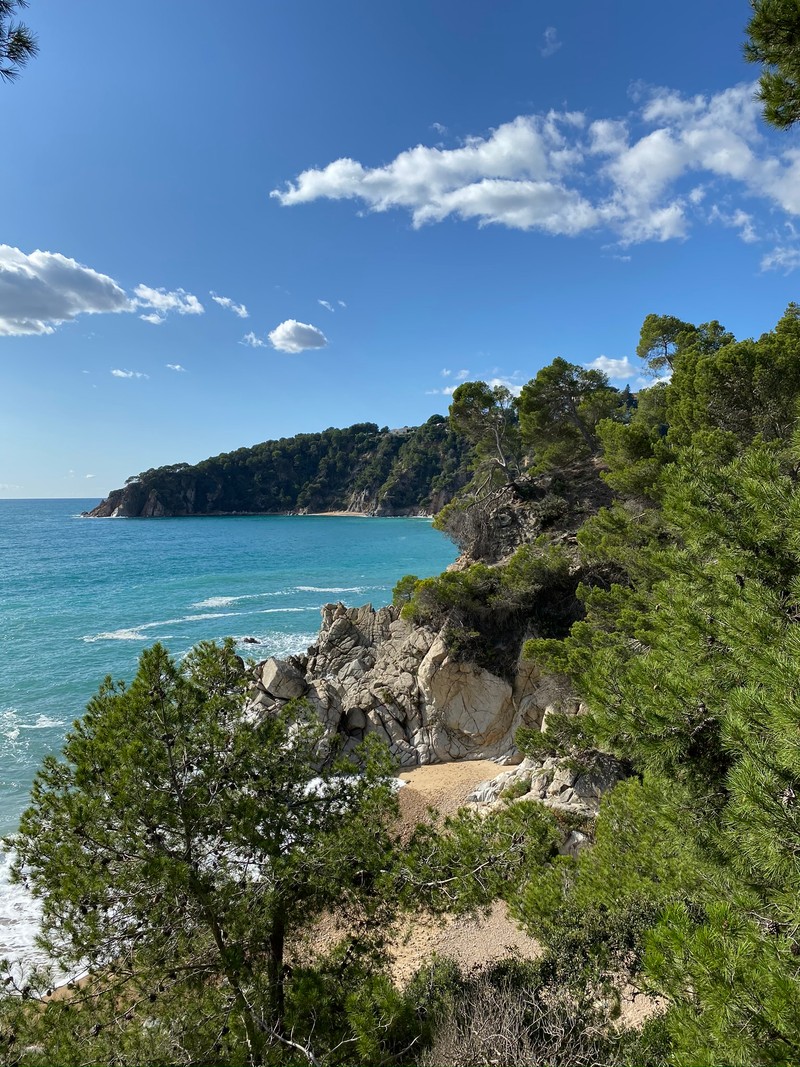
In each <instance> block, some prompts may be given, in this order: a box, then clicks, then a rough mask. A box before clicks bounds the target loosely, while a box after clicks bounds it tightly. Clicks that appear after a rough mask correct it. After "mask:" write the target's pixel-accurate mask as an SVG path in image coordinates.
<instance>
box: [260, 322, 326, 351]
mask: <svg viewBox="0 0 800 1067" xmlns="http://www.w3.org/2000/svg"><path fill="white" fill-rule="evenodd" d="M267 336H268V337H269V341H270V344H271V345H272V347H273V348H277V349H278V351H279V352H291V353H293V354H296V353H297V352H305V351H306V350H307V349H309V348H324V347H325V345H327V343H328V338H327V337H326V336H325V334H324V333H323V332H322V330H320V329H318V328H317V327H316V326H311V325H310V324H309V323H307V322H298V321H297V320H296V319H287V320H286V321H285V322H282V323H281V324H280V325H279V326H276V327H275V329H274V330H272V331H270V333H269V334H268V335H267Z"/></svg>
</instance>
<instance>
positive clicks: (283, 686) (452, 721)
mask: <svg viewBox="0 0 800 1067" xmlns="http://www.w3.org/2000/svg"><path fill="white" fill-rule="evenodd" d="M299 696H302V697H305V698H306V699H308V700H309V701H310V702H311V703H312V704H313V705H314V707H315V708H316V709H317V711H318V713H319V715H320V718H321V719H322V721H323V722H324V723H325V725H326V727H327V729H328V731H329V732H331V733H339V734H341V735H343V736H344V737H345V739H346V741H347V742H348V743H352V744H355V743H357V742H358V741H360V740H362V739H363V737H364V736H365V734H367V733H376V734H378V735H379V736H380V737H382V738H383V739H384V740H385V741H386V742H387V744H388V745H389V748H390V749H391V751H392V753H393V754H394V756H395V757H396V759H397V760H398V762H399V763H400V764H401V765H402V766H405V767H411V766H415V765H416V764H420V763H423V764H424V763H438V762H448V761H450V760H458V759H496V760H498V762H501V763H514V762H517V763H518V762H519V761H520V760H521V758H522V757H521V756H520V755H519V753H518V752H517V750H516V747H515V745H514V735H515V733H516V731H517V729H518V728H519V727H520V726H540V725H541V723H542V721H543V719H544V718H545V716H546V715H547V714H549V713H551V712H552V711H555V710H558V711H569V710H572V711H576V710H577V707H578V705H577V702H576V701H575V700H574V698H573V697H572V696H571V694H570V693H569V691H568V689H566V687H565V686H564V684H563V680H560V679H558V678H556V677H553V676H549V677H548V676H542V675H541V673H540V671H539V670H538V669H537V667H536V666H535V664H532V663H529V662H526V661H521V662H520V663H519V664H518V665H517V670H516V672H515V675H514V677H513V679H512V680H511V681H507V680H505V679H504V678H500V677H499V676H497V675H495V674H492V673H491V672H490V671H488V670H485V669H483V668H481V667H479V666H477V665H476V664H474V663H468V662H463V661H460V660H459V659H457V658H456V657H454V656H453V655H451V653H450V652H449V651H448V649H447V646H446V645H445V642H444V641H443V639H442V636H441V634H439V633H437V632H436V631H435V630H432V629H430V628H428V627H424V626H418V625H414V624H412V623H410V622H407V621H405V620H404V619H401V618H400V617H399V612H398V610H397V609H396V608H394V607H385V608H379V609H378V610H375V609H374V608H372V607H371V606H370V605H365V606H364V607H359V608H346V607H345V606H344V605H343V604H327V605H326V606H325V607H324V608H323V609H322V628H321V630H320V633H319V636H318V638H317V641H316V643H315V644H314V645H312V646H311V647H310V648H309V649H308V652H307V653H306V654H305V655H304V656H295V657H291V658H290V659H289V660H276V659H268V660H266V661H265V662H262V663H260V664H258V665H257V667H256V668H255V671H254V689H253V693H252V696H251V710H252V712H253V713H256V714H261V713H264V712H265V711H268V710H269V709H270V708H276V707H278V706H280V705H281V704H282V703H284V702H285V701H287V700H289V699H291V698H292V697H299Z"/></svg>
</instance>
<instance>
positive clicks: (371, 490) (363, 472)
mask: <svg viewBox="0 0 800 1067" xmlns="http://www.w3.org/2000/svg"><path fill="white" fill-rule="evenodd" d="M469 461H470V448H469V445H468V444H467V442H466V441H465V439H464V438H463V437H460V436H458V435H457V434H454V433H453V432H452V431H451V429H450V427H449V425H448V422H447V420H446V419H445V418H443V417H442V416H441V415H433V416H432V417H431V418H430V419H428V421H427V422H426V423H425V424H424V425H423V426H417V427H411V428H403V429H402V430H389V429H387V428H386V427H384V428H383V429H382V430H381V429H379V428H378V426H377V425H376V424H375V423H371V422H365V423H358V424H356V425H355V426H350V427H349V428H347V429H344V430H337V429H328V430H324V431H323V432H322V433H307V434H298V435H297V436H295V437H282V438H281V439H280V440H277V441H264V442H263V443H262V444H258V445H254V446H253V447H252V448H239V449H237V450H236V451H235V452H224V453H222V455H219V456H213V457H212V458H210V459H206V460H203V461H202V462H201V463H197V464H195V465H194V466H192V465H190V464H188V463H176V464H172V465H171V466H166V467H158V468H156V469H154V470H147V471H143V472H142V473H141V474H139V475H137V476H135V477H133V478H129V479H128V482H127V483H126V485H125V487H124V488H123V489H117V490H114V491H113V492H112V493H110V494H109V496H108V498H107V499H106V500H104V501H103V502H102V503H101V504H100V505H99V506H98V507H97V508H95V509H94V510H93V511H91V512H90V513H89V514H90V515H92V516H97V517H105V516H109V515H120V516H125V517H131V518H134V517H140V516H141V517H144V518H150V517H154V516H156V517H160V516H165V515H220V514H241V513H255V514H270V513H273V514H274V513H284V512H317V511H367V512H370V513H374V514H379V515H408V514H417V513H431V512H435V511H437V510H438V509H439V508H441V507H442V506H443V505H444V504H446V503H447V501H448V500H450V499H451V497H452V496H453V494H454V493H455V492H456V490H457V489H459V488H461V486H463V485H464V484H465V482H466V481H467V480H468V477H469V475H468V470H469Z"/></svg>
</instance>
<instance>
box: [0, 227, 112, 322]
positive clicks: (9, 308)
mask: <svg viewBox="0 0 800 1067" xmlns="http://www.w3.org/2000/svg"><path fill="white" fill-rule="evenodd" d="M130 310H131V301H130V299H129V298H128V296H127V294H126V293H125V291H124V290H123V289H122V288H121V287H120V286H119V285H118V284H117V283H116V282H115V281H114V279H113V278H109V276H108V275H107V274H100V273H99V272H98V271H96V270H92V268H91V267H87V266H84V265H83V264H82V263H78V262H77V260H74V259H69V258H68V257H67V256H62V255H61V253H59V252H42V251H40V250H39V249H37V250H36V251H35V252H31V253H29V254H26V253H25V252H22V251H20V249H19V248H13V247H12V246H11V245H0V336H6V337H8V336H16V335H20V334H50V333H53V332H54V331H55V328H56V326H59V325H60V324H61V323H63V322H71V321H72V320H73V319H75V318H76V317H77V316H78V315H97V314H101V313H103V312H119V311H130Z"/></svg>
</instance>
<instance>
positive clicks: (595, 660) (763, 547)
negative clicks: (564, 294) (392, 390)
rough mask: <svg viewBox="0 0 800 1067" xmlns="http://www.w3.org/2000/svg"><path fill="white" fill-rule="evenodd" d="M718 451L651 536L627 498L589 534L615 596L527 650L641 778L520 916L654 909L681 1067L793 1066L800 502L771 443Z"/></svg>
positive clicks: (685, 454) (595, 595)
mask: <svg viewBox="0 0 800 1067" xmlns="http://www.w3.org/2000/svg"><path fill="white" fill-rule="evenodd" d="M726 351H728V349H726V348H722V349H720V351H719V353H718V354H717V356H718V358H719V357H720V356H722V355H724V353H725V352H726ZM686 358H689V357H688V355H687V354H683V355H681V356H680V357H679V361H678V364H677V366H678V367H679V366H680V360H682V359H686ZM676 377H677V368H676ZM670 388H672V387H670ZM721 440H722V439H721V438H720V437H719V436H717V437H713V436H712V437H711V446H710V447H707V446H706V444H705V441H706V438H704V437H702V436H697V435H696V436H695V437H694V444H693V445H692V447H690V448H684V449H683V450H681V451H679V452H678V453H677V455H676V462H675V463H674V464H673V465H672V466H671V467H670V468H669V469H668V470H666V471H665V472H664V474H663V475H662V509H661V510H660V511H655V510H652V509H651V511H646V512H644V513H638V517H639V518H641V517H642V516H644V517H645V518H647V517H648V516H649V521H648V523H647V524H646V529H643V528H642V524H641V523H639V524H637V521H636V513H635V512H634V511H632V510H631V508H630V506H627V507H621V506H619V505H618V506H617V507H616V508H615V509H611V510H609V511H607V512H605V513H603V514H601V515H599V516H598V517H597V518H596V519H595V520H592V522H591V523H590V524H588V525H587V527H585V528H584V530H583V531H582V533H581V547H582V548H583V549H584V551H585V552H586V553H587V555H588V556H589V557H590V560H593V561H594V566H595V567H596V568H599V569H598V570H596V572H595V573H596V574H597V575H598V576H600V575H602V574H603V573H605V574H606V575H607V576H610V577H611V578H612V584H610V585H603V584H602V583H600V584H597V585H596V586H595V587H594V588H591V589H588V588H587V589H583V590H582V595H583V597H584V600H585V603H586V610H587V614H586V618H585V620H583V621H582V622H580V623H578V624H577V625H576V626H575V627H573V631H572V634H571V636H570V638H569V639H568V640H567V641H566V642H562V643H561V646H560V652H559V650H558V648H556V647H554V646H555V643H554V642H550V643H549V644H548V643H545V642H539V643H538V647H537V645H536V643H534V646H533V647H532V648H531V649H528V651H529V652H531V653H532V654H534V655H535V656H537V658H539V659H540V658H541V657H545V658H546V656H547V655H548V654H549V655H550V656H551V657H552V658H553V660H557V661H558V663H559V665H560V666H561V668H562V669H567V670H568V671H570V673H571V674H572V675H573V677H574V679H575V680H576V682H577V684H578V687H579V690H580V692H581V694H582V695H583V696H584V698H585V699H587V700H588V702H589V705H590V709H591V713H590V715H589V716H587V717H586V718H585V719H584V722H583V724H582V727H583V728H584V729H585V730H586V731H587V734H588V740H589V741H590V742H593V743H594V744H595V745H599V746H600V747H605V748H610V749H611V750H612V751H614V752H616V753H617V754H618V755H620V756H623V757H625V758H626V759H628V760H630V762H631V764H632V765H633V767H634V768H635V769H638V771H639V773H640V775H641V776H642V777H641V780H640V779H637V778H633V779H630V780H628V781H626V782H624V783H622V784H621V785H618V786H617V787H616V789H615V790H614V791H613V792H612V793H611V795H610V796H609V797H607V798H606V799H605V801H604V803H603V805H602V807H601V812H600V816H599V818H598V820H597V826H596V834H595V844H594V847H593V848H592V850H591V851H588V852H585V853H582V854H581V856H580V857H579V859H578V860H577V862H575V861H568V860H565V861H560V862H557V863H555V864H553V865H551V866H550V867H546V868H544V869H543V870H542V871H541V873H540V874H539V875H538V877H536V878H532V879H531V880H530V881H529V882H528V884H527V885H526V886H525V887H524V888H523V890H522V891H521V892H520V893H519V895H518V897H517V898H516V901H515V907H516V908H517V910H518V913H519V914H520V915H521V916H522V917H523V918H524V919H525V921H526V923H527V924H528V925H529V927H530V928H531V929H532V930H536V931H537V936H540V937H543V939H544V940H545V942H548V939H549V938H552V937H554V936H555V932H556V931H557V930H558V929H563V928H564V925H565V915H566V914H568V912H569V911H570V909H572V910H573V911H574V913H575V915H576V916H577V917H578V919H580V917H581V916H582V915H583V916H585V917H586V918H587V921H588V917H589V915H590V914H591V913H592V911H593V910H596V909H597V908H603V909H607V910H608V913H609V914H611V915H615V916H616V915H617V914H618V913H621V912H624V911H625V910H626V909H630V908H632V907H634V906H635V907H641V908H644V909H650V914H651V919H650V920H648V922H649V923H650V926H651V927H652V928H653V930H654V932H653V933H652V934H649V933H647V932H646V930H644V929H640V930H639V932H638V933H637V935H636V939H635V944H632V945H631V952H633V953H634V957H633V958H635V959H636V960H637V961H641V960H642V958H644V977H643V980H645V981H649V982H650V983H652V985H653V986H654V987H655V988H656V989H657V990H658V991H660V992H661V993H662V994H664V995H665V996H666V997H667V998H668V1000H669V1003H670V1005H671V1006H670V1010H669V1012H668V1014H667V1016H666V1018H665V1022H664V1027H663V1029H662V1031H661V1036H662V1038H663V1037H664V1034H665V1033H666V1034H667V1035H668V1037H669V1042H670V1057H671V1062H674V1063H676V1064H687V1065H688V1064H695V1063H700V1064H714V1063H719V1062H730V1063H737V1064H751V1063H753V1064H762V1063H763V1064H779V1063H780V1064H784V1063H790V1062H793V1061H794V1060H796V1059H797V1056H798V1050H799V1049H800V1019H798V1016H797V1009H796V1004H797V1002H798V992H800V949H798V944H797V937H796V930H797V925H798V921H800V915H798V909H797V897H796V884H797V878H798V873H800V872H798V866H797V848H796V843H797V841H798V839H800V815H798V807H797V805H796V796H797V791H798V784H799V783H800V746H798V743H797V731H798V724H799V723H800V707H799V706H798V700H797V693H798V692H800V668H798V666H797V664H798V663H799V662H800V638H798V636H797V634H796V628H797V618H798V608H797V604H798V602H800V542H798V539H797V533H796V531H797V530H798V529H800V491H798V484H797V478H796V459H795V457H794V456H793V455H787V454H786V452H785V449H784V447H783V446H782V444H781V443H780V442H774V443H772V444H765V443H763V442H758V441H757V442H756V443H754V444H753V445H752V446H750V447H749V448H745V449H744V450H742V449H741V446H739V448H737V449H732V450H730V451H729V452H728V458H727V462H721V458H720V457H721V455H724V452H721V450H720V448H719V442H720V441H721ZM731 451H732V452H733V453H734V455H733V458H730V456H731ZM591 566H592V564H591V562H589V567H588V569H589V570H590V571H591ZM603 568H605V571H603ZM613 579H616V581H613ZM554 730H555V737H554V740H555V741H556V742H559V741H560V742H561V744H562V746H563V747H568V744H569V741H570V738H569V737H568V736H567V737H565V738H560V737H559V736H558V735H559V724H558V723H557V722H554ZM524 740H525V742H526V743H527V742H528V740H529V739H528V738H527V737H526V738H525V739H524ZM720 901H724V904H721V903H720ZM581 921H583V920H581ZM594 941H595V935H594V934H587V943H588V944H589V945H591V944H593V942H594ZM645 946H647V949H646V952H644V957H643V950H644V947H645ZM575 952H576V955H577V954H578V950H577V948H576V949H575ZM638 965H639V964H638V963H637V966H638Z"/></svg>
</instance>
